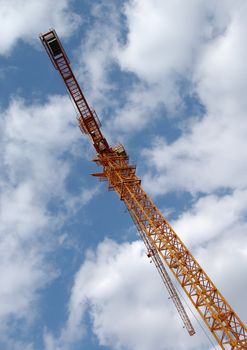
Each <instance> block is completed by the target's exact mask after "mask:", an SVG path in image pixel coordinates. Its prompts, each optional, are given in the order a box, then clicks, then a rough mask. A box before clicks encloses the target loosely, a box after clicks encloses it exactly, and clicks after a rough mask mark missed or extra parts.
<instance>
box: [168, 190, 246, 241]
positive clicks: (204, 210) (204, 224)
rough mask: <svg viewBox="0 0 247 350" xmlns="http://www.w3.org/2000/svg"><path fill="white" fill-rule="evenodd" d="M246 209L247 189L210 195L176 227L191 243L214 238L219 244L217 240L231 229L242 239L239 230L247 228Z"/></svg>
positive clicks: (199, 200) (196, 204) (180, 219)
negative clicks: (222, 194) (221, 194)
mask: <svg viewBox="0 0 247 350" xmlns="http://www.w3.org/2000/svg"><path fill="white" fill-rule="evenodd" d="M246 208H247V195H246V190H245V191H239V190H236V191H235V192H233V193H232V194H227V195H224V196H217V195H208V196H205V197H202V198H200V199H198V200H197V201H196V202H195V204H194V205H193V206H192V208H191V209H188V210H187V211H185V212H183V213H182V214H181V215H180V216H179V218H178V219H177V220H176V221H175V222H174V225H173V226H174V228H175V229H176V231H177V232H179V233H181V235H182V237H183V240H184V241H185V243H186V244H187V245H189V246H192V247H194V246H197V247H198V246H202V245H204V244H208V242H210V241H212V240H214V241H215V243H216V244H217V246H218V243H217V240H219V238H220V237H223V236H228V235H229V232H234V237H235V239H236V240H240V239H238V238H237V236H236V233H237V232H244V231H245V229H246V225H247V223H246V221H245V216H246V213H247V209H246ZM222 216H223V217H224V219H223V220H222V219H221V218H222ZM243 247H244V246H243Z"/></svg>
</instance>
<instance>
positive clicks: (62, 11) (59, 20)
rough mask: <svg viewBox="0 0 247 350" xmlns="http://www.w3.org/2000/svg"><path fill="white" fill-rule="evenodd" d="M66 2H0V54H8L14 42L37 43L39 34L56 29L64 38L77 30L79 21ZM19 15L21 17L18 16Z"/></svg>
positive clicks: (46, 0) (63, 0) (67, 1)
mask: <svg viewBox="0 0 247 350" xmlns="http://www.w3.org/2000/svg"><path fill="white" fill-rule="evenodd" d="M70 4H71V1H70V0H61V1H59V2H57V3H56V4H51V2H50V1H48V0H43V1H37V0H29V1H25V0H0V8H1V11H0V30H1V33H4V34H3V35H1V41H0V54H4V55H6V54H9V53H10V51H11V50H12V48H13V47H14V46H15V45H16V43H17V42H18V40H20V39H22V40H24V41H26V42H35V41H37V36H38V35H39V33H41V32H44V31H46V30H48V29H49V28H53V27H54V28H56V29H57V31H58V33H59V36H61V37H67V36H69V35H71V33H72V32H73V31H74V30H75V29H76V28H77V27H78V25H79V23H80V21H81V18H80V16H79V15H77V14H76V13H75V12H73V10H72V9H71V8H70ZM20 14H21V15H20Z"/></svg>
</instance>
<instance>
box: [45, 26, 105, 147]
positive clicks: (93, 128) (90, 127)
mask: <svg viewBox="0 0 247 350" xmlns="http://www.w3.org/2000/svg"><path fill="white" fill-rule="evenodd" d="M40 39H41V41H42V43H43V45H44V47H45V49H46V52H47V53H48V55H49V57H50V59H51V61H52V63H53V65H54V67H55V68H56V69H57V70H58V71H59V73H60V75H61V77H62V79H63V81H64V83H65V85H66V87H67V90H68V93H69V95H70V97H71V99H72V101H73V103H74V105H75V107H76V110H77V112H78V122H79V127H80V130H81V131H82V132H83V133H86V134H88V135H89V136H90V137H91V139H92V141H93V144H94V147H95V149H96V151H97V152H98V153H101V152H105V151H107V150H109V148H110V147H109V145H108V143H107V141H106V139H105V138H104V136H103V135H102V132H101V130H100V122H99V120H98V117H97V115H96V113H95V111H94V110H93V109H91V108H90V107H89V105H88V103H87V100H86V98H85V96H84V95H83V93H82V91H81V88H80V86H79V84H78V82H77V80H76V78H75V76H74V73H73V71H72V69H71V68H70V62H69V59H68V57H67V55H66V53H65V51H64V49H63V46H62V44H61V42H60V40H59V38H58V36H57V34H56V32H55V30H50V31H49V32H47V33H45V34H42V35H40Z"/></svg>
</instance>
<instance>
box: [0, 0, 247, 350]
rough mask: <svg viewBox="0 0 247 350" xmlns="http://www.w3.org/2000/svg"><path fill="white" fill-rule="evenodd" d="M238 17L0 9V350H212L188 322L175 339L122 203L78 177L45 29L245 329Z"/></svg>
mask: <svg viewBox="0 0 247 350" xmlns="http://www.w3.org/2000/svg"><path fill="white" fill-rule="evenodd" d="M246 17H247V2H246V1H245V0H222V1H213V0H208V1H203V0H187V1H186V2H185V1H182V0H109V1H103V0H102V1H101V0H95V1H89V0H81V1H79V0H74V1H73V0H71V1H70V0H61V1H56V2H54V3H53V2H51V1H50V0H43V1H39V0H26V1H25V0H0V32H1V35H0V92H1V94H0V161H1V173H0V191H1V196H0V222H1V225H0V252H1V254H0V281H1V283H0V350H20V349H21V350H79V349H85V350H99V349H102V350H153V349H156V350H175V349H182V350H183V349H184V350H196V349H197V350H204V349H218V348H217V345H216V344H215V342H214V341H213V340H212V338H210V334H209V333H208V332H206V334H205V333H204V331H203V330H202V328H201V326H200V325H199V324H198V323H197V321H196V319H195V318H194V316H193V315H192V314H191V312H190V311H189V310H188V313H189V316H190V317H191V320H192V322H193V324H194V327H195V329H196V332H197V334H196V335H195V336H193V337H189V336H188V335H187V333H186V330H185V329H183V327H182V322H181V320H180V318H179V316H178V314H177V312H176V310H175V309H174V306H173V304H172V302H171V301H170V300H169V299H168V294H167V292H166V290H165V288H164V286H163V284H162V282H161V280H160V278H159V275H158V273H157V272H156V270H155V268H154V266H153V264H150V263H149V260H148V258H147V257H146V253H145V249H144V245H143V243H142V242H141V241H140V240H139V237H138V235H137V233H136V229H135V227H134V225H133V223H132V221H131V219H130V218H129V216H128V213H126V210H125V208H124V206H123V203H122V202H120V201H119V199H118V198H117V196H116V195H115V194H114V193H112V192H110V193H109V192H107V188H106V186H105V184H102V183H98V182H97V179H95V178H93V177H91V176H90V173H93V172H97V171H99V169H97V167H96V165H95V164H93V163H92V162H91V160H92V159H93V157H94V151H93V149H92V147H91V144H90V142H89V141H88V140H87V139H86V137H84V136H83V135H82V134H81V133H80V131H79V129H78V127H77V124H76V115H75V111H74V109H73V106H72V104H71V101H70V100H69V98H68V95H67V93H66V91H65V88H64V86H63V83H62V81H61V79H60V77H59V76H58V73H57V72H56V71H55V70H54V67H53V66H52V64H51V63H50V62H49V59H48V57H47V55H46V53H45V52H44V48H43V47H42V45H41V43H40V41H39V38H38V36H39V34H40V33H44V32H46V31H47V30H48V29H49V28H55V29H56V31H57V33H58V35H59V37H60V38H61V40H62V42H63V44H64V47H65V49H66V51H67V53H68V56H69V57H70V61H71V64H72V67H73V70H74V72H75V74H76V76H77V78H78V80H79V82H80V84H81V87H82V89H83V91H84V92H85V95H86V96H87V99H88V101H89V103H90V105H93V106H94V108H95V109H96V111H97V113H98V115H99V117H100V119H101V121H102V124H103V132H104V133H105V135H106V136H107V138H108V140H109V142H110V143H111V144H112V145H114V144H116V143H117V142H123V143H124V145H125V146H126V148H127V150H128V153H129V155H130V158H131V160H132V162H134V163H135V164H137V174H138V175H139V176H140V177H141V178H142V183H143V186H144V188H145V189H146V191H147V192H148V193H149V194H150V196H151V197H152V198H153V199H154V201H155V203H156V204H157V205H158V206H159V208H160V209H161V210H162V211H163V213H164V215H165V216H166V217H167V218H168V220H169V221H170V222H171V224H172V225H173V226H174V228H175V230H176V231H177V232H178V234H179V235H180V237H181V238H182V240H183V241H184V242H185V243H186V245H187V246H188V248H189V249H190V250H191V252H192V253H193V254H194V255H195V257H196V258H197V259H198V260H199V262H200V263H201V265H202V266H203V268H204V269H205V271H206V272H207V273H208V274H209V276H210V277H211V278H212V280H213V281H214V282H215V284H216V285H217V287H218V288H219V290H220V291H221V292H222V294H223V295H224V296H225V297H226V299H227V300H228V301H229V303H230V305H231V306H232V307H233V308H234V310H235V311H236V312H237V313H238V315H239V316H240V318H241V319H242V320H243V322H245V323H246V322H247V316H246V315H247V303H246V289H247V278H246V269H247V235H246V232H247V176H246V174H247V162H246V158H247V151H246V145H247V137H246V135H247V115H246V110H247V98H246V92H247V69H246V62H247V41H246V37H247V22H246ZM189 306H191V305H190V304H189ZM192 310H193V308H192ZM193 312H194V313H195V316H196V317H198V315H197V314H196V312H195V310H193Z"/></svg>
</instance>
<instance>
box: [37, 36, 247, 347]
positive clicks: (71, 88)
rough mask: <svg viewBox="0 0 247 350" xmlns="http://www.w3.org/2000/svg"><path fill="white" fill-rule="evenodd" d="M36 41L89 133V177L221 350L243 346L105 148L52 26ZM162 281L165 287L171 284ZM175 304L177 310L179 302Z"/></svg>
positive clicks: (121, 152) (227, 313)
mask: <svg viewBox="0 0 247 350" xmlns="http://www.w3.org/2000/svg"><path fill="white" fill-rule="evenodd" d="M40 39H41V41H42V43H43V45H44V46H45V49H46V51H47V53H48V55H49V57H50V59H51V61H52V63H53V64H54V66H55V68H56V69H57V70H58V71H59V73H60V75H61V77H62V79H63V81H64V83H65V85H66V87H67V89H68V92H69V94H70V96H71V98H72V100H73V101H74V104H75V106H76V108H77V110H78V113H79V117H78V121H79V127H80V129H81V131H82V132H83V133H86V134H88V136H89V137H90V138H91V140H92V143H93V145H94V148H95V150H96V152H97V155H96V158H95V159H94V161H95V162H96V163H97V165H99V166H101V167H102V171H101V172H100V173H96V174H93V175H94V176H97V177H99V178H100V179H101V180H106V181H107V182H108V188H109V190H113V191H115V192H116V193H117V194H118V196H119V197H120V199H121V200H122V201H123V202H124V203H125V205H126V207H127V209H128V211H129V212H130V215H131V217H132V218H133V220H134V222H135V224H136V225H137V228H138V230H139V232H140V235H141V238H142V239H143V240H144V243H145V244H146V246H147V248H148V251H149V254H150V256H151V257H152V258H153V260H154V262H155V265H156V267H157V269H158V271H159V272H160V273H162V271H163V275H162V279H163V277H164V276H165V275H166V273H165V272H164V270H163V267H164V264H166V266H167V267H168V268H169V270H170V271H171V272H172V273H173V275H174V276H175V278H176V279H177V281H178V282H179V284H180V286H181V287H182V289H183V290H184V291H185V293H186V294H187V296H188V298H189V299H190V301H191V302H192V304H193V305H194V307H195V308H196V309H197V311H198V312H199V314H200V316H201V317H202V319H203V321H204V323H205V324H206V325H207V327H208V329H209V330H210V332H211V333H212V335H213V336H214V338H215V339H216V341H217V342H218V344H219V345H220V347H221V348H222V349H227V350H228V349H229V350H230V349H235V350H237V349H238V350H240V349H242V350H243V349H247V328H246V326H245V325H244V324H243V322H242V321H241V320H240V318H239V317H238V315H237V314H236V313H235V311H234V310H233V309H232V308H231V306H230V305H229V304H228V302H227V301H226V299H225V298H224V297H223V296H222V294H221V293H220V292H219V290H218V289H217V287H216V286H215V285H214V284H213V282H212V281H211V279H210V278H209V276H208V275H207V274H206V273H205V272H204V270H203V269H202V267H201V266H200V265H199V263H198V262H197V261H196V259H195V258H194V256H193V255H192V253H191V252H190V251H189V250H188V248H187V247H186V246H185V245H184V243H183V242H182V241H181V239H180V238H179V236H178V235H177V234H176V233H175V231H174V230H173V228H172V227H171V226H170V224H169V223H168V222H167V220H166V219H165V218H164V216H163V215H162V213H161V212H160V211H159V209H158V208H157V207H156V206H155V204H154V203H153V202H152V200H151V199H150V198H149V196H148V195H147V194H146V192H145V191H144V189H143V188H142V186H141V180H140V179H139V178H138V177H137V176H136V168H135V166H133V165H131V164H130V163H129V159H128V155H127V153H126V151H125V149H124V147H123V146H121V145H120V146H118V147H115V148H113V147H110V146H109V144H108V142H107V140H106V139H105V138H104V136H103V134H102V132H101V130H100V124H99V122H98V120H97V118H96V114H95V113H94V111H93V110H92V109H90V107H89V105H88V103H87V101H86V99H85V97H84V95H83V93H82V91H81V89H80V86H79V84H78V82H77V81H76V78H75V76H74V74H73V72H72V70H71V68H70V63H69V60H68V58H67V55H66V53H65V51H64V49H63V47H62V45H61V43H60V41H59V39H58V37H57V35H56V32H55V30H50V31H48V32H47V33H45V34H43V35H41V36H40ZM163 281H164V279H163ZM167 281H168V279H167ZM164 282H165V281H164ZM167 283H168V285H167V284H166V283H165V285H166V287H167V288H168V291H169V288H172V287H171V286H172V283H171V284H169V282H167ZM170 292H171V293H173V291H172V290H170ZM175 299H176V298H173V301H174V300H175ZM178 299H179V298H178ZM175 305H176V302H175ZM176 307H177V309H179V308H180V305H176ZM181 310H182V311H181V312H182V314H183V316H181V314H180V316H181V317H182V319H183V321H184V322H185V325H186V328H187V330H188V331H189V330H190V331H191V333H193V327H192V325H191V327H192V328H190V323H186V322H187V319H186V316H187V315H186V313H185V310H184V309H183V308H181ZM183 317H184V318H183ZM190 331H189V333H190Z"/></svg>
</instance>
